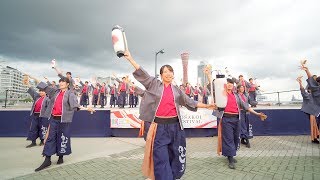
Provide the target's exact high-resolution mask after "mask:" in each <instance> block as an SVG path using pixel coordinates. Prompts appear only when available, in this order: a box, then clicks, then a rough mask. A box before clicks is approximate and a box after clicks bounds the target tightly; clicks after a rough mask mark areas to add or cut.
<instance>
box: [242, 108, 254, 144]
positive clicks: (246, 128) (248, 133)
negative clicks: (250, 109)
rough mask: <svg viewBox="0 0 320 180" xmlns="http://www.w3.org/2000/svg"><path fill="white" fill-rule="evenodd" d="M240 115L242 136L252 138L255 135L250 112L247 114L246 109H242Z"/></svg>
mask: <svg viewBox="0 0 320 180" xmlns="http://www.w3.org/2000/svg"><path fill="white" fill-rule="evenodd" d="M240 116H241V117H240V138H244V139H251V138H252V137H253V135H252V125H251V124H250V119H249V114H247V112H246V111H244V110H242V111H241V113H240Z"/></svg>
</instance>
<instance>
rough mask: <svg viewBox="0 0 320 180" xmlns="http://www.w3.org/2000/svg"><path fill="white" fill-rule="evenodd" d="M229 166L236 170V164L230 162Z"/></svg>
mask: <svg viewBox="0 0 320 180" xmlns="http://www.w3.org/2000/svg"><path fill="white" fill-rule="evenodd" d="M228 166H229V168H230V169H235V168H236V166H235V165H234V162H230V163H229V164H228Z"/></svg>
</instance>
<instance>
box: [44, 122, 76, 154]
mask: <svg viewBox="0 0 320 180" xmlns="http://www.w3.org/2000/svg"><path fill="white" fill-rule="evenodd" d="M42 154H43V155H45V156H52V155H54V154H57V155H58V156H61V155H69V154H71V142H70V123H61V122H60V120H55V119H52V118H51V119H50V125H49V129H48V138H47V139H46V141H45V144H44V148H43V153H42Z"/></svg>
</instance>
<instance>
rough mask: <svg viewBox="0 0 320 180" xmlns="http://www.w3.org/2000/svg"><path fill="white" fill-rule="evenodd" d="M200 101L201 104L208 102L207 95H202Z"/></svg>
mask: <svg viewBox="0 0 320 180" xmlns="http://www.w3.org/2000/svg"><path fill="white" fill-rule="evenodd" d="M202 103H203V104H208V96H203V98H202Z"/></svg>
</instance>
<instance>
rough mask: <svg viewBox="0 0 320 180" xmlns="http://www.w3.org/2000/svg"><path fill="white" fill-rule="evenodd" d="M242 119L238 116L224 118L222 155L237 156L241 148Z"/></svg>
mask: <svg viewBox="0 0 320 180" xmlns="http://www.w3.org/2000/svg"><path fill="white" fill-rule="evenodd" d="M239 131H240V121H239V118H238V117H223V118H222V155H224V156H236V151H237V149H238V148H239Z"/></svg>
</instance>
